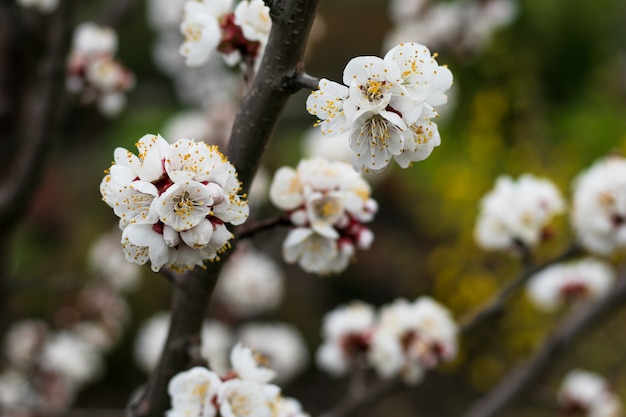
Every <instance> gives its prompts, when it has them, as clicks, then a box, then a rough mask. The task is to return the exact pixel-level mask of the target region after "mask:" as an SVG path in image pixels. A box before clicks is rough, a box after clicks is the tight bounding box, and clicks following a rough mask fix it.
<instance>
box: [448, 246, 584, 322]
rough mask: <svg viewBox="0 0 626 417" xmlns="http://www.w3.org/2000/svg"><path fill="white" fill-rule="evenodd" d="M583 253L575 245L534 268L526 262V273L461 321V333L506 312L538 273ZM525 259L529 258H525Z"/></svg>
mask: <svg viewBox="0 0 626 417" xmlns="http://www.w3.org/2000/svg"><path fill="white" fill-rule="evenodd" d="M582 253H583V250H582V248H581V247H580V246H579V245H578V244H577V243H573V244H572V245H570V246H569V247H568V248H567V249H565V251H563V253H561V254H560V255H558V256H557V257H555V258H554V259H551V260H550V261H548V262H546V263H544V264H542V265H539V266H532V265H531V264H530V263H529V262H525V267H524V271H523V272H522V274H520V276H519V277H517V278H516V279H514V280H513V281H512V282H511V283H509V284H508V285H507V286H506V287H504V288H503V289H502V290H501V291H500V292H499V293H498V294H496V295H495V296H494V297H493V298H492V299H491V300H490V301H489V302H488V303H486V304H485V305H483V306H482V307H481V308H480V309H479V310H478V312H477V313H474V314H473V315H472V316H471V317H470V318H467V319H464V320H461V324H460V328H459V333H461V334H466V333H469V332H471V331H472V330H474V328H476V327H477V326H479V325H481V324H483V323H484V322H486V321H487V320H490V319H492V318H494V317H497V316H499V315H501V314H502V313H503V312H504V307H505V305H506V302H507V301H508V299H509V298H510V297H511V296H512V295H513V294H515V292H516V291H517V290H518V289H519V288H521V287H522V286H523V285H524V284H526V282H528V280H529V279H530V278H531V277H532V276H533V275H535V274H537V273H538V272H540V271H542V270H544V269H545V268H547V267H549V266H551V265H554V264H556V263H559V262H563V261H565V260H567V259H571V258H573V257H575V256H578V255H580V254H582ZM525 258H527V257H526V256H525Z"/></svg>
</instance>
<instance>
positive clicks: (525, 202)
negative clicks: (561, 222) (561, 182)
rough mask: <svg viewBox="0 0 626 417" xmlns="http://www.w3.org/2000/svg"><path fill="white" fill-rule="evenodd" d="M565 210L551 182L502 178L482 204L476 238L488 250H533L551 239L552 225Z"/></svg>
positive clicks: (524, 178) (475, 232)
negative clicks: (519, 247) (525, 247)
mask: <svg viewBox="0 0 626 417" xmlns="http://www.w3.org/2000/svg"><path fill="white" fill-rule="evenodd" d="M564 210H565V202H564V200H563V197H561V194H560V192H559V190H558V189H557V188H556V186H555V185H554V184H553V183H552V182H550V181H549V180H547V179H543V178H537V177H535V176H532V175H530V174H524V175H522V176H520V177H519V178H518V179H517V180H513V179H512V178H511V177H509V176H506V175H503V176H500V177H499V178H498V179H497V180H496V184H495V186H494V188H493V189H492V190H491V191H489V192H488V193H487V194H486V195H485V196H484V197H483V198H482V200H481V201H480V213H479V216H478V220H477V224H476V229H475V231H474V237H475V239H476V242H477V243H478V244H479V245H480V246H481V247H482V248H484V249H489V250H510V249H515V248H516V247H518V246H519V245H525V246H527V247H533V246H536V245H537V244H539V243H540V242H541V241H542V240H543V239H545V238H547V237H549V236H550V230H549V228H548V227H549V225H550V222H551V221H552V219H553V217H555V216H556V215H558V214H561V213H563V211H564Z"/></svg>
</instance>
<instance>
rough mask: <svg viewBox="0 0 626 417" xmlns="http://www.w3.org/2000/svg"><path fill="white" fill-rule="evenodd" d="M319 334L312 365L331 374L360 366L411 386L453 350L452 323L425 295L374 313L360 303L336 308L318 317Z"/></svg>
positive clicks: (441, 308) (454, 352)
mask: <svg viewBox="0 0 626 417" xmlns="http://www.w3.org/2000/svg"><path fill="white" fill-rule="evenodd" d="M322 335H323V337H324V343H323V344H322V346H321V347H320V349H319V350H318V353H317V363H318V365H319V366H320V367H321V368H322V369H324V370H326V371H328V372H329V373H331V374H334V375H343V374H345V373H346V372H347V371H349V370H350V369H353V368H354V367H355V366H362V365H363V364H364V363H365V364H367V365H369V366H371V367H372V368H374V370H375V371H376V372H377V374H378V375H379V376H380V377H381V378H384V379H389V378H393V377H396V376H401V377H402V378H403V379H404V380H405V382H407V383H410V384H414V383H417V382H418V381H419V380H420V378H421V377H422V375H423V373H424V371H425V370H427V369H431V368H433V367H435V366H437V365H438V364H439V363H440V362H441V361H446V360H450V359H452V358H454V357H455V356H456V352H457V325H456V323H455V322H454V320H453V319H452V318H451V316H450V313H449V312H448V310H447V309H445V308H444V307H443V306H441V305H440V304H439V303H437V302H436V301H435V300H433V299H432V298H430V297H427V296H424V297H420V298H418V299H417V300H415V301H413V302H409V301H407V300H404V299H398V300H396V301H394V302H393V303H391V304H389V305H386V306H383V307H381V308H380V310H379V311H378V313H377V314H376V313H375V311H374V309H373V308H372V307H371V306H369V305H367V304H365V303H362V302H358V303H353V304H351V305H348V306H341V307H339V308H338V309H336V310H335V311H332V312H330V313H328V314H327V315H326V316H325V317H324V325H323V329H322Z"/></svg>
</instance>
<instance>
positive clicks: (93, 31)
mask: <svg viewBox="0 0 626 417" xmlns="http://www.w3.org/2000/svg"><path fill="white" fill-rule="evenodd" d="M72 51H74V52H75V53H80V54H108V55H114V54H115V53H116V52H117V33H115V30H113V29H112V28H110V27H108V26H102V25H98V24H96V23H93V22H83V23H81V24H79V25H78V26H77V27H76V29H75V30H74V36H73V38H72Z"/></svg>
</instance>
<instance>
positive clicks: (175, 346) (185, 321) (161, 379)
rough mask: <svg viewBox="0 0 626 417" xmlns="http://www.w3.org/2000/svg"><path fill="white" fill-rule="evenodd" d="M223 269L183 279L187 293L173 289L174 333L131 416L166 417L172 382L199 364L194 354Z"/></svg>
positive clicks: (215, 265)
mask: <svg viewBox="0 0 626 417" xmlns="http://www.w3.org/2000/svg"><path fill="white" fill-rule="evenodd" d="M220 266H221V263H213V264H209V265H208V266H207V270H206V271H203V270H201V269H198V268H196V269H195V270H193V271H190V272H188V273H186V274H185V275H183V276H182V277H179V278H181V280H180V281H179V282H181V281H183V282H184V289H183V288H181V286H174V287H173V290H174V296H173V300H172V308H171V311H172V316H171V319H170V329H169V333H168V336H167V341H166V342H165V347H164V348H163V352H162V354H161V359H160V360H159V363H158V365H157V367H156V369H155V370H154V372H153V373H152V375H151V376H150V379H149V380H148V383H147V384H146V388H145V389H144V391H143V392H142V394H141V395H140V396H138V398H137V399H136V400H135V401H134V402H132V403H131V404H130V406H129V410H128V411H129V414H130V415H132V416H163V415H164V412H165V410H167V409H168V408H169V406H170V398H169V395H168V394H167V385H168V383H169V380H170V379H171V378H172V377H173V376H174V375H175V374H177V373H178V372H180V371H182V370H184V369H185V368H187V367H189V366H191V365H192V364H193V363H194V362H195V361H196V360H197V358H196V357H195V355H194V354H193V352H195V351H196V347H197V346H198V345H199V344H200V329H201V328H202V323H203V322H204V318H205V313H206V307H207V304H208V302H209V298H210V297H211V293H212V292H213V288H214V287H215V284H216V283H217V276H218V275H219V270H220Z"/></svg>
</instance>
